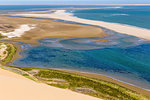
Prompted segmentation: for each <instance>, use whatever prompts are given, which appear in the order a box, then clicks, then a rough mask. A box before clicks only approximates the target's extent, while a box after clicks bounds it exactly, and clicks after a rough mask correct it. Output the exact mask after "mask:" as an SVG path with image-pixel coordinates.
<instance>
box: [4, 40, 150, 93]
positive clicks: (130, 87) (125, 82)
mask: <svg viewBox="0 0 150 100" xmlns="http://www.w3.org/2000/svg"><path fill="white" fill-rule="evenodd" d="M58 41H59V40H58ZM13 45H14V46H15V47H16V50H17V52H16V54H15V55H14V57H13V58H12V60H11V61H10V62H13V61H15V60H16V59H18V58H20V57H22V55H21V54H19V52H21V51H22V50H23V49H22V48H21V47H20V45H17V44H16V43H13ZM6 65H7V66H11V65H8V64H6ZM12 67H19V66H13V65H12ZM31 68H32V67H31ZM33 68H42V67H33ZM43 69H56V70H61V71H66V72H73V73H79V74H81V73H82V74H85V75H88V74H91V75H94V76H95V75H96V76H102V77H105V78H106V79H108V80H109V81H108V80H106V81H108V82H110V81H111V82H114V83H115V84H118V83H119V85H121V86H124V87H126V86H127V87H129V89H132V90H140V92H141V91H142V92H144V91H146V94H148V95H149V94H150V89H146V88H142V87H141V86H138V85H134V84H132V82H130V80H128V79H125V80H128V81H123V80H124V79H123V80H121V79H122V77H120V79H118V78H117V77H115V76H114V77H111V76H110V75H106V74H100V73H96V72H89V71H80V70H76V69H63V68H62V69H60V68H46V67H44V68H43ZM82 74H81V75H82ZM140 84H141V83H140ZM141 85H142V84H141ZM137 92H138V91H137Z"/></svg>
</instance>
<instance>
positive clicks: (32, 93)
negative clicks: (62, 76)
mask: <svg viewBox="0 0 150 100" xmlns="http://www.w3.org/2000/svg"><path fill="white" fill-rule="evenodd" d="M0 100H100V99H98V98H95V97H91V96H88V95H84V94H80V93H76V92H72V91H70V90H67V89H60V88H56V87H52V86H49V85H46V84H43V83H37V82H34V81H32V80H30V79H27V78H25V77H23V76H21V75H18V74H15V73H13V72H9V71H7V70H3V69H1V68H0Z"/></svg>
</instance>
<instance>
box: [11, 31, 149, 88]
mask: <svg viewBox="0 0 150 100" xmlns="http://www.w3.org/2000/svg"><path fill="white" fill-rule="evenodd" d="M104 30H105V31H106V32H107V33H108V34H109V36H106V37H102V38H97V37H93V38H65V37H64V38H46V39H41V40H39V42H40V45H38V46H35V47H30V48H29V47H28V48H27V49H26V50H25V51H23V52H21V54H22V55H23V57H22V58H19V59H17V60H15V61H14V62H13V63H12V64H11V65H14V66H22V67H47V68H62V69H71V70H77V71H84V72H94V73H98V74H104V75H107V76H111V77H113V78H116V79H118V80H122V81H126V82H129V83H131V84H134V85H137V86H140V87H142V88H146V89H150V84H149V83H150V77H149V75H150V72H149V70H150V66H149V65H150V56H149V55H150V43H149V42H148V41H145V40H143V39H140V38H136V37H133V36H128V35H123V34H118V33H116V32H113V31H110V30H107V29H104ZM60 39H61V40H60ZM59 40H60V41H59ZM92 40H108V41H105V42H91V41H92ZM118 76H119V77H118ZM143 84H144V85H143Z"/></svg>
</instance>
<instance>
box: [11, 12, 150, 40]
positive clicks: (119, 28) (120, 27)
mask: <svg viewBox="0 0 150 100" xmlns="http://www.w3.org/2000/svg"><path fill="white" fill-rule="evenodd" d="M13 15H15V16H25V17H39V18H54V19H61V20H66V21H73V22H78V23H84V24H89V25H95V26H100V27H104V28H107V29H110V30H113V31H116V32H119V33H122V34H127V35H132V36H136V37H139V38H143V39H146V40H150V30H149V29H144V28H140V27H135V26H129V25H124V24H118V23H109V22H104V21H94V20H88V19H82V18H78V17H75V16H73V15H72V14H71V13H66V10H56V11H55V12H54V13H50V14H39V13H38V14H36V13H20V14H19V13H18V14H13Z"/></svg>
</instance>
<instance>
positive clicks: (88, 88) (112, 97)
mask: <svg viewBox="0 0 150 100" xmlns="http://www.w3.org/2000/svg"><path fill="white" fill-rule="evenodd" d="M18 68H19V69H21V70H23V71H26V72H28V73H30V74H32V75H33V76H34V77H36V78H37V79H38V80H39V81H40V82H43V83H46V84H49V85H51V86H56V87H59V88H64V89H70V90H72V91H76V92H80V93H84V94H88V95H91V96H95V97H98V98H103V99H106V100H149V98H148V97H146V96H143V95H141V94H138V93H136V92H134V91H131V90H129V89H127V88H125V87H122V86H119V85H117V84H113V83H110V82H106V81H103V80H98V79H94V78H89V77H85V76H80V75H77V74H72V73H68V72H63V71H58V70H54V69H42V68H24V67H18Z"/></svg>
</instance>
